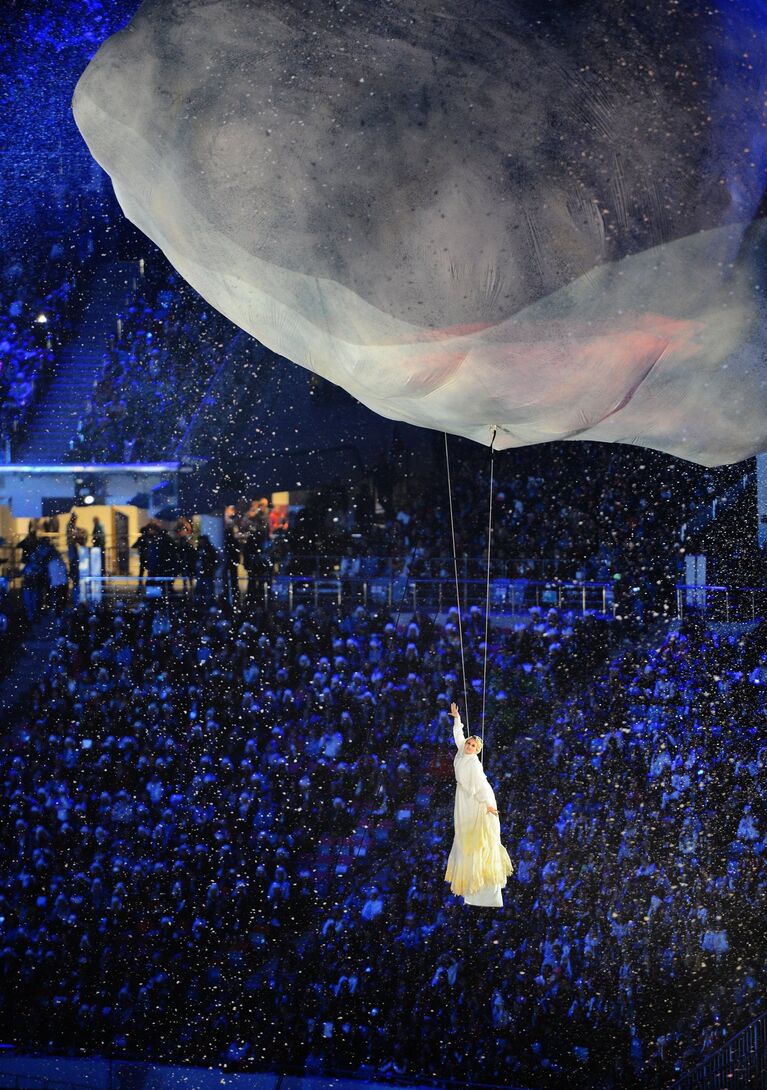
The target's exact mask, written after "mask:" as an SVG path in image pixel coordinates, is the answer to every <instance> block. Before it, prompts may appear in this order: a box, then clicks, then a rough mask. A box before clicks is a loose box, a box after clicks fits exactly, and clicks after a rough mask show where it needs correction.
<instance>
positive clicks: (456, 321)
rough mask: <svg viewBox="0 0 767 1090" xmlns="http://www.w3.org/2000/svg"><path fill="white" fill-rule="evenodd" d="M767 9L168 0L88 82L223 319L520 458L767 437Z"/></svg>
mask: <svg viewBox="0 0 767 1090" xmlns="http://www.w3.org/2000/svg"><path fill="white" fill-rule="evenodd" d="M766 30H767V9H766V8H765V4H764V3H755V2H735V0H725V2H723V3H721V4H719V5H718V6H716V7H715V6H713V5H712V6H708V5H703V4H700V3H697V2H685V0H680V2H678V3H668V2H667V0H664V2H663V3H661V2H658V0H647V2H646V3H642V4H639V3H638V2H636V0H634V2H627V0H601V2H599V0H595V2H591V0H581V2H572V0H567V2H564V0H558V2H553V3H548V4H546V3H542V2H540V0H508V2H505V3H503V2H499V0H482V2H473V0H471V2H470V0H417V2H415V0H381V2H380V3H375V4H373V3H367V2H363V0H348V2H342V0H312V2H311V3H309V2H308V0H257V2H251V0H145V2H144V4H143V5H142V7H141V8H140V10H139V12H138V14H137V15H136V17H135V18H134V20H133V21H132V22H131V23H130V24H129V25H128V26H127V27H126V28H125V29H124V30H122V31H120V32H119V33H118V34H115V35H114V36H113V37H111V38H110V39H108V40H107V41H106V43H105V44H104V45H103V46H102V48H101V49H100V51H99V52H98V53H97V54H96V56H95V58H94V59H93V61H92V62H91V64H90V65H89V66H88V68H87V70H86V71H85V73H84V74H83V76H82V78H81V79H80V82H79V84H78V86H77V88H76V91H75V97H74V111H75V118H76V120H77V123H78V125H79V127H80V130H81V132H82V133H83V135H84V137H85V139H86V141H87V143H88V145H89V147H90V149H91V152H92V154H93V155H94V157H95V158H96V160H97V161H98V162H99V163H100V164H101V165H102V166H103V168H104V169H105V170H106V171H107V172H108V173H109V175H110V176H111V178H112V180H113V183H114V187H115V192H116V194H117V197H118V199H119V201H120V203H121V205H122V208H123V209H124V211H125V214H126V215H127V216H128V218H129V219H130V220H132V221H133V222H134V223H135V224H137V225H138V226H139V227H140V228H141V229H142V230H143V231H144V232H145V233H146V234H147V235H148V236H150V238H152V239H153V240H154V241H155V242H156V243H157V245H158V246H159V247H160V248H161V249H162V250H163V251H164V252H165V254H166V255H167V256H168V258H169V259H170V261H171V262H172V263H173V265H174V266H175V267H176V268H177V269H178V270H179V272H180V273H181V274H182V275H183V276H184V277H185V278H186V279H187V280H188V281H189V283H190V284H191V285H192V286H193V287H194V288H195V289H196V290H197V291H199V292H200V294H201V295H203V296H204V297H205V298H206V299H207V300H208V301H209V302H210V303H211V304H212V305H213V306H215V307H217V308H218V309H219V310H220V311H221V312H222V313H223V314H225V315H226V316H227V317H229V318H230V319H231V320H232V321H234V322H235V323H237V324H238V325H239V326H241V327H242V328H243V329H245V330H247V331H248V332H250V333H251V334H252V335H253V336H254V337H256V338H258V340H260V341H261V342H262V343H264V344H265V345H267V346H268V347H269V348H271V349H272V350H274V351H275V352H277V353H279V354H280V355H283V356H286V357H287V358H288V359H290V360H292V361H294V362H295V363H298V364H301V365H302V366H304V367H307V368H309V369H310V370H312V371H315V372H317V373H318V374H320V375H322V376H324V377H325V378H327V379H329V380H330V381H331V382H334V383H337V384H339V385H341V386H343V387H345V388H346V389H347V390H348V391H350V393H352V394H353V395H354V396H355V397H357V398H358V399H359V400H360V401H361V402H363V403H364V404H365V405H368V406H369V407H370V408H371V409H374V410H375V411H376V412H378V413H381V414H383V415H384V416H387V417H391V418H394V419H399V420H404V421H408V422H409V423H412V424H417V425H423V426H425V427H429V428H437V429H441V430H446V431H448V432H451V433H455V434H460V435H464V436H468V437H470V438H472V439H475V440H477V441H478V442H481V443H489V442H490V439H491V435H492V431H493V428H497V429H498V438H497V442H496V445H497V446H498V447H500V448H504V447H513V446H520V445H525V444H529V443H539V442H544V441H548V440H558V439H589V440H601V441H605V442H620V443H632V444H638V445H642V446H647V447H653V448H655V449H658V450H663V451H667V452H670V453H672V454H675V455H678V456H680V457H683V458H687V459H690V460H692V461H696V462H700V463H703V464H706V465H717V464H723V463H727V462H734V461H738V460H739V459H741V458H745V457H747V456H750V455H752V454H754V453H757V452H759V451H762V450H764V449H765V448H767V337H766V336H765V300H764V295H765V286H766V285H767V275H765V272H764V264H765V262H764V248H765V244H764V222H763V220H762V218H761V216H762V213H763V212H764V211H765V209H766V208H767V205H764V204H763V198H764V192H765V188H766V187H765V164H766V162H767V127H766V124H765V113H766V108H765V97H766V96H767V46H766V45H765V31H766Z"/></svg>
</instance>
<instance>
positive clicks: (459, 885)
mask: <svg viewBox="0 0 767 1090" xmlns="http://www.w3.org/2000/svg"><path fill="white" fill-rule="evenodd" d="M450 714H451V715H452V717H453V738H454V739H455V744H456V746H457V747H458V752H457V753H456V755H455V761H454V765H455V783H456V787H455V836H454V838H453V846H452V848H451V849H450V856H449V858H448V861H447V871H446V872H445V881H446V882H449V883H450V890H451V892H452V893H455V894H456V896H458V897H463V899H464V903H465V904H467V905H475V906H477V907H481V908H503V898H502V897H501V890H502V889H503V887H504V886H505V885H506V880H507V878H508V877H509V875H511V874H513V873H514V868H513V867H512V865H511V860H510V859H509V853H508V852H507V851H506V849H505V848H504V846H503V844H501V823H500V821H499V820H498V809H497V807H496V803H495V795H494V794H493V789H492V787H491V786H490V784H489V783H488V782H487V777H486V776H485V772H484V769H483V768H482V765H481V763H480V760H479V756H478V754H479V753H480V751H481V749H482V739H481V738H477V736H476V735H474V734H471V735H469V737H468V738H465V737H464V733H463V723H462V722H461V714H460V712H459V711H458V706H457V704H451V705H450Z"/></svg>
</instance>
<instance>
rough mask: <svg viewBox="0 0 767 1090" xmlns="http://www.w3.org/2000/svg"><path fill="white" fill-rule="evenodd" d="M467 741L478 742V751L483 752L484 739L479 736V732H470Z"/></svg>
mask: <svg viewBox="0 0 767 1090" xmlns="http://www.w3.org/2000/svg"><path fill="white" fill-rule="evenodd" d="M466 741H467V742H476V743H477V753H481V752H482V745H483V742H482V739H481V738H480V737H479V735H478V734H470V735H469V737H468V738H467V739H466Z"/></svg>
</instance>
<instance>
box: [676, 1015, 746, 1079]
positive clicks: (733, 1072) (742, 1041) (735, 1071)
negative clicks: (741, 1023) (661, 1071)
mask: <svg viewBox="0 0 767 1090" xmlns="http://www.w3.org/2000/svg"><path fill="white" fill-rule="evenodd" d="M668 1090H767V1014H760V1015H759V1017H758V1018H755V1019H754V1021H753V1022H752V1023H751V1024H750V1025H748V1026H746V1028H745V1029H742V1030H741V1031H740V1033H736V1034H735V1036H734V1037H732V1038H731V1039H730V1040H729V1041H728V1042H727V1043H726V1044H724V1045H722V1047H721V1048H720V1049H718V1050H717V1051H716V1052H715V1053H714V1054H713V1055H712V1056H709V1057H708V1059H706V1060H703V1062H702V1063H700V1064H698V1065H697V1067H694V1068H693V1069H692V1070H691V1071H688V1072H687V1073H686V1074H685V1075H682V1077H681V1078H680V1079H678V1080H677V1081H676V1082H675V1083H674V1084H673V1086H670V1087H668Z"/></svg>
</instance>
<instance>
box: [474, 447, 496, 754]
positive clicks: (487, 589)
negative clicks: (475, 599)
mask: <svg viewBox="0 0 767 1090" xmlns="http://www.w3.org/2000/svg"><path fill="white" fill-rule="evenodd" d="M497 434H498V429H497V428H494V429H493V438H492V439H491V440H490V502H489V504H488V515H487V573H486V585H485V660H484V664H483V667H482V723H481V731H482V749H481V750H480V758H479V759H480V760H481V761H482V760H483V755H484V752H485V704H486V702H487V655H488V650H489V646H490V554H491V545H492V539H493V474H494V469H495V449H494V448H495V437H496V436H497ZM483 764H484V761H483Z"/></svg>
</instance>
